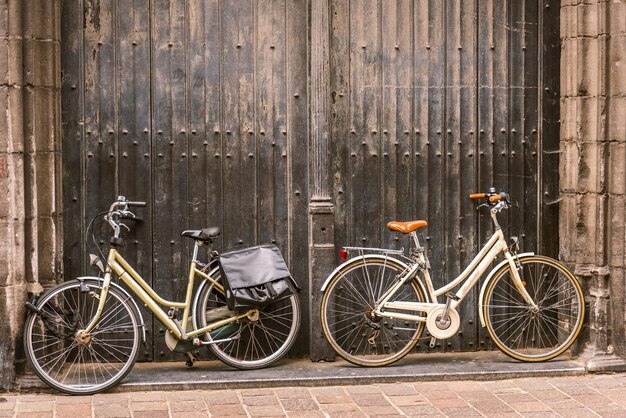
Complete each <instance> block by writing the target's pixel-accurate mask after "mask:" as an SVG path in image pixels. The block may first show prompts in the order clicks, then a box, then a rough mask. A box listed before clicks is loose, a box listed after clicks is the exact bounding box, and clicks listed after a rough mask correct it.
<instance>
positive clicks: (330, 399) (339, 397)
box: [315, 393, 352, 404]
mask: <svg viewBox="0 0 626 418" xmlns="http://www.w3.org/2000/svg"><path fill="white" fill-rule="evenodd" d="M315 399H317V402H318V403H320V404H337V403H349V402H352V398H351V397H350V396H348V395H346V394H343V393H342V394H336V395H317V396H316V397H315Z"/></svg>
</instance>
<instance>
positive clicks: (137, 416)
mask: <svg viewBox="0 0 626 418" xmlns="http://www.w3.org/2000/svg"><path fill="white" fill-rule="evenodd" d="M169 416H170V413H169V412H168V411H137V412H135V411H133V418H169ZM205 416H206V415H205Z"/></svg>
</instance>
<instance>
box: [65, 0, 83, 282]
mask: <svg viewBox="0 0 626 418" xmlns="http://www.w3.org/2000/svg"><path fill="white" fill-rule="evenodd" d="M61 14H62V16H63V19H62V21H61V39H63V42H61V68H62V73H63V80H62V86H61V109H62V115H61V117H62V122H63V123H62V129H63V150H62V159H63V173H62V177H63V272H64V276H65V277H66V278H73V277H76V276H79V275H82V274H84V273H85V270H84V268H85V267H84V266H85V259H86V257H85V249H84V237H85V230H84V228H85V221H84V215H83V213H84V207H85V205H84V190H83V178H84V172H83V162H84V158H85V149H84V142H85V131H84V128H83V120H84V107H83V98H84V97H85V91H84V89H85V84H84V77H83V68H84V54H83V52H84V46H85V45H84V41H83V17H84V14H83V3H82V1H79V2H75V3H72V4H70V3H68V2H63V3H62V12H61Z"/></svg>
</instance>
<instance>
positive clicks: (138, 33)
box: [109, 0, 153, 359]
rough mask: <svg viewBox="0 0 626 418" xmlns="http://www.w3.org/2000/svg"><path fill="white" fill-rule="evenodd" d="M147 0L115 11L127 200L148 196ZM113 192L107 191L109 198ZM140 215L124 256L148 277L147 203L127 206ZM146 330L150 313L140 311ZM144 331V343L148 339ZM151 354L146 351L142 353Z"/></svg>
mask: <svg viewBox="0 0 626 418" xmlns="http://www.w3.org/2000/svg"><path fill="white" fill-rule="evenodd" d="M149 7H150V4H149V0H133V2H132V3H131V4H129V9H128V10H126V11H125V12H121V13H120V12H119V11H118V13H117V14H116V16H115V17H116V20H117V31H116V38H117V39H116V48H117V52H116V56H117V67H116V69H117V80H116V82H117V85H118V86H119V88H118V89H116V90H117V91H116V94H117V103H118V110H117V111H118V113H117V119H118V121H119V132H118V135H119V153H118V155H119V168H118V169H119V193H120V194H121V195H123V196H126V197H127V198H128V199H130V200H135V201H137V200H140V201H145V202H151V201H152V193H151V192H152V182H151V178H152V176H151V163H150V157H151V155H150V151H151V141H150V127H151V122H150V68H149V63H150V39H149V37H150V36H149V27H150V22H149V21H150V15H149ZM113 198H114V197H113V196H111V197H109V199H110V200H112V199H113ZM133 211H134V212H135V214H136V215H137V216H139V217H140V218H142V219H143V220H144V222H143V223H141V224H133V225H131V228H132V231H131V232H129V233H127V234H125V235H126V238H127V240H126V244H127V245H126V247H125V248H124V256H125V257H126V259H127V260H128V261H129V262H130V263H131V265H133V266H134V267H135V269H136V270H137V271H138V272H139V273H140V274H141V275H142V277H144V278H147V279H149V278H150V277H152V223H151V216H150V207H148V208H136V209H133ZM144 318H145V319H146V322H147V326H146V328H147V329H148V330H152V317H151V315H146V314H145V313H144ZM152 336H153V334H152V333H151V332H150V333H149V335H148V344H149V346H151V345H152ZM145 354H146V355H147V356H148V358H150V359H151V358H152V352H151V350H149V351H148V352H147V353H145Z"/></svg>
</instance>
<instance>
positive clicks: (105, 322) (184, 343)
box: [24, 196, 300, 395]
mask: <svg viewBox="0 0 626 418" xmlns="http://www.w3.org/2000/svg"><path fill="white" fill-rule="evenodd" d="M141 206H146V204H145V202H130V201H128V200H126V199H125V198H124V197H122V196H120V197H119V198H118V199H117V201H116V202H114V203H113V204H112V205H111V207H110V209H109V210H108V212H103V213H101V214H99V215H105V216H104V219H105V220H106V222H107V223H108V224H109V225H110V226H111V227H112V228H113V231H114V234H113V237H111V240H110V249H109V254H108V257H107V258H106V264H105V263H102V261H101V260H98V258H97V257H95V256H93V261H94V263H93V264H94V265H98V266H99V268H100V269H101V271H102V272H103V273H104V277H103V278H98V277H79V278H77V279H76V280H72V281H69V282H65V283H63V284H61V285H59V286H57V287H55V288H53V289H51V290H49V291H47V292H46V293H44V294H43V295H41V296H40V297H39V298H37V299H36V300H33V301H31V302H28V303H27V304H26V308H27V310H28V316H27V318H26V324H25V327H24V350H25V352H26V357H27V359H28V360H29V363H30V364H31V366H32V368H33V370H34V372H35V373H36V374H37V375H38V376H39V377H40V378H41V379H42V380H43V381H44V382H45V383H47V384H48V385H49V386H51V387H53V388H55V389H57V390H59V391H61V392H65V393H70V394H79V395H85V394H93V393H97V392H101V391H104V390H106V389H108V388H110V387H112V386H113V385H115V384H117V383H118V382H119V381H120V380H122V379H123V378H124V377H125V376H126V375H127V374H128V372H129V371H130V370H131V369H132V367H133V364H134V363H135V361H136V360H137V357H138V355H139V347H140V345H141V343H142V341H144V340H145V325H144V321H143V318H142V315H141V311H140V310H139V309H138V306H137V303H136V302H135V300H134V299H133V298H132V297H131V294H130V293H133V294H135V295H136V296H137V298H138V299H139V300H140V301H141V302H142V303H143V304H144V305H145V306H146V307H147V308H148V309H149V310H150V311H151V312H152V313H153V314H154V316H155V318H156V319H157V320H158V321H160V322H161V323H162V324H163V325H164V326H165V328H166V329H167V332H166V333H165V342H166V344H167V346H168V348H169V349H170V350H172V351H176V352H180V353H186V354H187V355H188V356H189V360H188V361H187V365H188V366H191V365H192V364H193V362H194V361H195V355H194V354H193V350H195V349H197V348H199V347H202V346H208V347H209V348H210V349H211V351H212V352H213V354H214V355H215V356H216V357H217V358H219V359H220V360H222V361H223V362H224V363H226V364H229V365H231V366H233V367H236V368H239V369H256V368H260V367H266V366H268V365H270V364H272V363H274V362H276V361H277V360H279V359H280V358H282V357H283V356H284V355H285V354H286V353H287V351H288V350H289V348H290V347H291V346H292V344H293V342H294V341H295V338H296V335H297V332H298V327H299V325H300V308H299V301H298V297H297V295H296V293H295V292H294V291H292V292H290V293H289V294H288V296H286V297H281V298H278V299H276V300H273V301H271V303H269V304H266V305H263V306H259V307H252V308H250V309H245V310H230V309H229V307H228V303H227V297H226V292H225V289H224V279H223V277H222V274H221V272H220V268H219V265H218V262H217V259H218V258H219V254H218V253H217V252H215V251H212V252H211V259H210V260H209V262H208V263H203V262H201V261H200V260H199V258H198V255H199V249H200V248H201V247H202V246H205V245H210V243H211V241H212V240H213V239H215V238H216V237H217V236H218V235H219V233H220V230H219V228H215V227H214V228H206V229H202V230H190V231H184V232H183V233H182V234H181V235H182V236H184V237H188V238H191V239H193V240H194V243H195V245H194V249H193V256H192V259H191V263H190V266H189V276H188V277H189V281H188V284H187V289H186V293H185V300H184V301H183V302H174V301H169V300H166V299H164V298H162V297H161V296H159V295H158V294H157V293H156V292H155V291H154V290H153V289H152V288H151V287H150V285H149V284H148V283H147V282H146V281H145V280H144V279H143V278H142V277H141V276H140V275H139V273H137V272H136V271H135V270H134V269H133V268H132V267H131V265H130V264H129V263H128V262H127V261H126V260H125V259H124V257H122V255H121V254H120V253H119V251H118V250H119V248H120V247H121V246H122V245H123V239H122V238H121V237H120V233H121V230H122V228H125V229H128V230H130V228H129V227H128V226H127V225H126V223H125V221H139V219H138V218H137V217H136V216H135V215H134V214H133V213H132V212H131V211H130V210H129V208H131V207H141ZM97 216H98V215H97ZM94 219H95V218H94ZM114 276H117V277H119V279H120V280H121V281H122V282H123V283H124V284H125V285H126V286H127V288H128V289H130V292H128V291H127V290H126V289H125V288H124V287H122V286H120V285H119V284H118V283H116V282H115V281H113V280H112V279H113V277H114ZM196 280H199V281H200V284H199V286H198V288H197V290H196V291H195V294H194V282H195V281H196ZM288 286H290V287H291V286H292V285H291V284H288ZM292 290H293V289H292ZM164 308H165V309H164Z"/></svg>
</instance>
